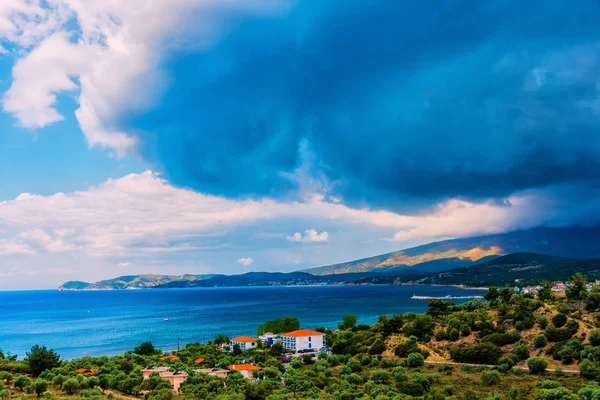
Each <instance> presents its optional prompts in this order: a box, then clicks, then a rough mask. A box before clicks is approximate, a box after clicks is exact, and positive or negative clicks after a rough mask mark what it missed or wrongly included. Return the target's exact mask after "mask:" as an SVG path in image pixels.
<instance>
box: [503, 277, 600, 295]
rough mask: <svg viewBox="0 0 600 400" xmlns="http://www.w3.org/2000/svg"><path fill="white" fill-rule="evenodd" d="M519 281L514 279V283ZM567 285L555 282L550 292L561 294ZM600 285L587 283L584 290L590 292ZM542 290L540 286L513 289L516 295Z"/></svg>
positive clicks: (597, 281)
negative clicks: (593, 287)
mask: <svg viewBox="0 0 600 400" xmlns="http://www.w3.org/2000/svg"><path fill="white" fill-rule="evenodd" d="M519 281H520V280H519V279H515V283H519ZM568 285H569V282H568V281H567V282H562V281H555V282H553V283H552V291H553V292H559V293H563V292H564V291H565V289H566V287H567V286H568ZM595 285H600V280H596V281H595V282H591V283H587V284H586V289H587V290H590V289H591V288H592V286H595ZM541 288H542V285H529V286H523V287H515V288H514V289H515V292H517V293H537V291H538V290H540V289H541Z"/></svg>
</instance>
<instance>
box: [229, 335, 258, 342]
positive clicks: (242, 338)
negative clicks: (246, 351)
mask: <svg viewBox="0 0 600 400" xmlns="http://www.w3.org/2000/svg"><path fill="white" fill-rule="evenodd" d="M230 340H231V341H232V342H244V343H252V342H256V341H258V339H257V338H253V337H250V336H238V337H234V338H231V339H230Z"/></svg>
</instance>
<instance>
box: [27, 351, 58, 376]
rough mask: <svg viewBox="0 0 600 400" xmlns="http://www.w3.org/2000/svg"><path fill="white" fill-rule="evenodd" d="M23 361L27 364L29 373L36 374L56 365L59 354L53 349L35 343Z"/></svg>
mask: <svg viewBox="0 0 600 400" xmlns="http://www.w3.org/2000/svg"><path fill="white" fill-rule="evenodd" d="M25 362H26V363H27V364H28V365H29V370H30V371H31V373H32V374H33V375H35V376H38V375H39V374H41V373H42V372H44V371H45V370H47V369H52V368H56V367H58V366H59V365H60V356H59V355H58V354H56V353H55V352H54V350H49V349H47V348H46V346H38V345H37V344H36V345H35V346H33V347H32V348H31V350H29V351H28V352H27V353H26V357H25Z"/></svg>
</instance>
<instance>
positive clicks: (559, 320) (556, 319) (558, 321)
mask: <svg viewBox="0 0 600 400" xmlns="http://www.w3.org/2000/svg"><path fill="white" fill-rule="evenodd" d="M566 323H567V316H566V315H565V314H556V315H555V316H553V317H552V325H554V326H555V327H557V328H562V327H563V326H565V324H566Z"/></svg>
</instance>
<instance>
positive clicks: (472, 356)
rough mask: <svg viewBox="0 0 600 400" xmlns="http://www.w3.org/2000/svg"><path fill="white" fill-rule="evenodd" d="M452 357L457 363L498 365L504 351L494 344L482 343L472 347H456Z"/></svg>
mask: <svg viewBox="0 0 600 400" xmlns="http://www.w3.org/2000/svg"><path fill="white" fill-rule="evenodd" d="M450 356H451V357H452V359H453V360H454V361H456V362H463V363H473V364H497V363H498V359H499V358H500V357H502V350H500V348H499V347H498V346H496V345H494V344H492V343H486V342H481V343H477V344H474V345H472V346H465V347H454V348H452V349H450Z"/></svg>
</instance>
